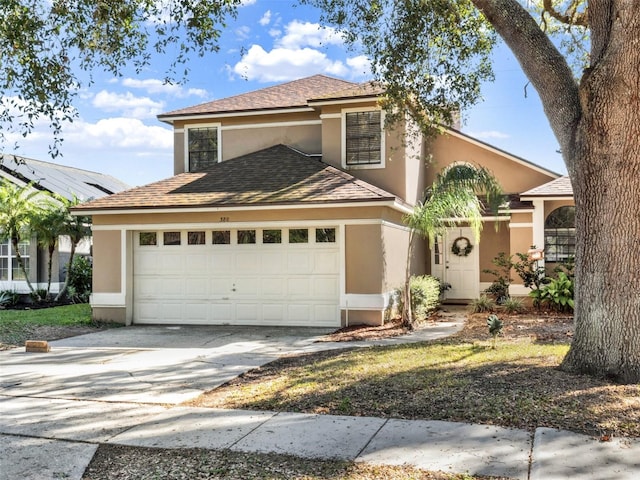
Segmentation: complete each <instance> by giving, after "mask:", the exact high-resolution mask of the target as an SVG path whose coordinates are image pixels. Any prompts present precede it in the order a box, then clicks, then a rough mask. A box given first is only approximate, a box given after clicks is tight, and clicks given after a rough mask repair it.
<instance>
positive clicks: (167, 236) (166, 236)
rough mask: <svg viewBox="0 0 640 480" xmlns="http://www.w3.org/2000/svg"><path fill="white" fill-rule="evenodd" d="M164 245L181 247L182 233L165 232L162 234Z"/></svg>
mask: <svg viewBox="0 0 640 480" xmlns="http://www.w3.org/2000/svg"><path fill="white" fill-rule="evenodd" d="M162 244H163V245H180V232H164V233H163V234H162Z"/></svg>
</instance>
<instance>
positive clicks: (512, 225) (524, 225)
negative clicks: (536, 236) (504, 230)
mask: <svg viewBox="0 0 640 480" xmlns="http://www.w3.org/2000/svg"><path fill="white" fill-rule="evenodd" d="M509 228H533V222H528V223H527V222H522V223H517V222H516V223H510V224H509Z"/></svg>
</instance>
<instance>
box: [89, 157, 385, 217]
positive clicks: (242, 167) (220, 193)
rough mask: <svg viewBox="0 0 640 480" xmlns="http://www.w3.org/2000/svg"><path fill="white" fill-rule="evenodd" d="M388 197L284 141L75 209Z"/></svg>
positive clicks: (305, 202)
mask: <svg viewBox="0 0 640 480" xmlns="http://www.w3.org/2000/svg"><path fill="white" fill-rule="evenodd" d="M381 200H392V201H395V200H396V197H395V196H394V195H392V194H391V193H389V192H386V191H384V190H382V189H380V188H377V187H375V186H373V185H370V184H368V183H366V182H364V181H362V180H359V179H357V178H355V177H353V176H352V175H349V174H348V173H346V172H343V171H342V170H339V169H337V168H335V167H332V166H330V165H327V164H326V163H324V162H322V161H321V160H320V159H319V158H317V157H315V156H309V155H305V154H303V153H301V152H299V151H297V150H294V149H293V148H290V147H287V146H285V145H276V146H273V147H270V148H267V149H264V150H261V151H258V152H255V153H251V154H249V155H244V156H241V157H237V158H235V159H232V160H227V161H225V162H221V163H218V164H216V165H214V166H212V167H210V168H208V169H206V170H204V171H201V172H195V173H182V174H179V175H176V176H174V177H171V178H169V179H167V180H163V181H160V182H156V183H152V184H150V185H146V186H143V187H138V188H133V189H131V190H128V191H126V192H122V193H120V194H116V195H112V196H110V197H108V198H102V199H98V200H94V201H92V202H88V203H85V204H83V205H80V206H79V207H78V208H77V209H78V210H93V211H95V210H122V209H131V210H137V209H166V208H198V207H214V208H215V207H254V206H275V205H318V204H330V203H345V202H363V201H381Z"/></svg>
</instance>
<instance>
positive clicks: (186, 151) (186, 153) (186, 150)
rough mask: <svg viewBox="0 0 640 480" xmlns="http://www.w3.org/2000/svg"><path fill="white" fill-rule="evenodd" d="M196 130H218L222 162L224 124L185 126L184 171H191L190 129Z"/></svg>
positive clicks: (219, 152) (219, 155) (219, 151)
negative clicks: (222, 129)
mask: <svg viewBox="0 0 640 480" xmlns="http://www.w3.org/2000/svg"><path fill="white" fill-rule="evenodd" d="M192 128H193V129H196V128H216V129H217V135H218V163H220V162H222V135H221V133H222V131H221V128H222V124H221V123H196V124H188V125H185V126H184V171H185V172H190V171H191V170H189V129H192Z"/></svg>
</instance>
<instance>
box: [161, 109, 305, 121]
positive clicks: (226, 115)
mask: <svg viewBox="0 0 640 480" xmlns="http://www.w3.org/2000/svg"><path fill="white" fill-rule="evenodd" d="M313 111H315V110H314V109H313V108H311V107H296V108H281V109H270V110H249V111H244V112H223V113H203V114H200V115H198V114H192V115H159V116H158V120H160V121H161V122H165V123H169V124H171V123H173V121H174V120H208V119H216V118H229V117H251V116H254V115H278V114H281V113H302V112H313Z"/></svg>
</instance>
